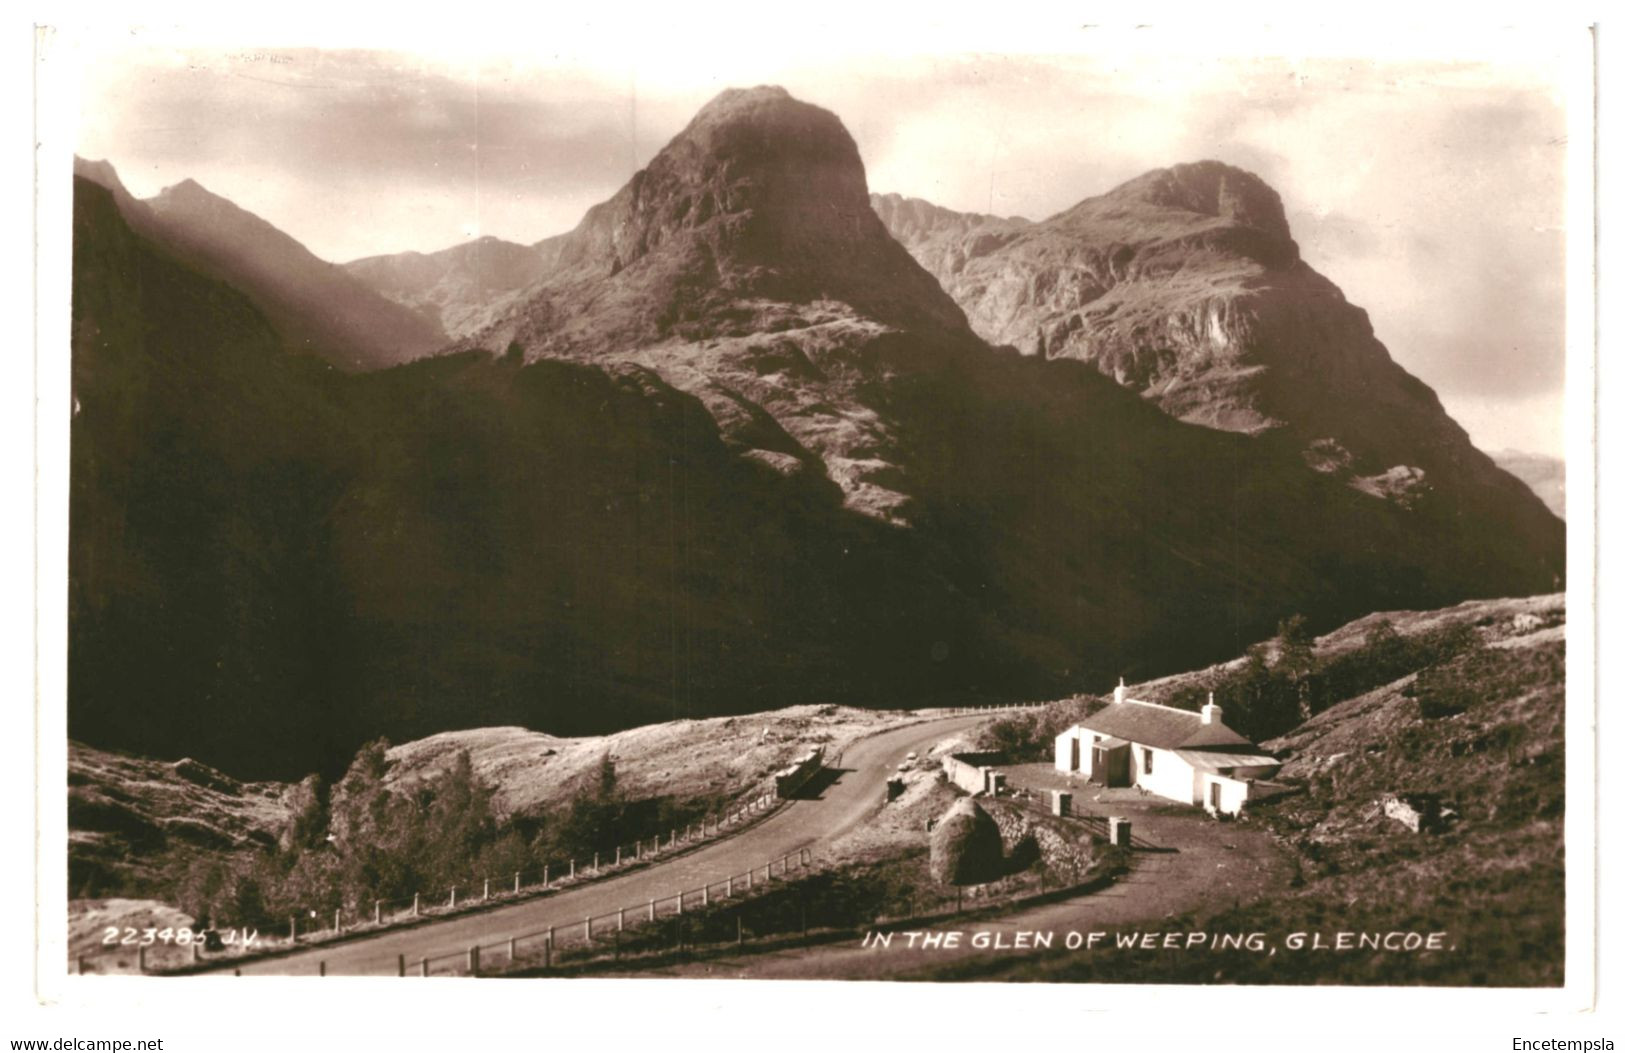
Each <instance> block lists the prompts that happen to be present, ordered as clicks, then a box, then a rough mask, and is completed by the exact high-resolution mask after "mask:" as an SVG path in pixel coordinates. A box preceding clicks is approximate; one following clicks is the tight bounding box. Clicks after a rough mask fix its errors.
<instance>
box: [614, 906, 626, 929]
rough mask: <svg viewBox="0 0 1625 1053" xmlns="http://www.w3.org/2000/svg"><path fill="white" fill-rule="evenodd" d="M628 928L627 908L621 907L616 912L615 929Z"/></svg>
mask: <svg viewBox="0 0 1625 1053" xmlns="http://www.w3.org/2000/svg"><path fill="white" fill-rule="evenodd" d="M624 928H626V908H625V907H621V908H620V909H619V910H617V911H616V912H615V931H616V932H620V931H621V930H622V929H624Z"/></svg>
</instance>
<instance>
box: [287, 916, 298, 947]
mask: <svg viewBox="0 0 1625 1053" xmlns="http://www.w3.org/2000/svg"><path fill="white" fill-rule="evenodd" d="M298 939H299V915H297V914H289V915H288V942H289V943H294V942H296V941H297V940H298Z"/></svg>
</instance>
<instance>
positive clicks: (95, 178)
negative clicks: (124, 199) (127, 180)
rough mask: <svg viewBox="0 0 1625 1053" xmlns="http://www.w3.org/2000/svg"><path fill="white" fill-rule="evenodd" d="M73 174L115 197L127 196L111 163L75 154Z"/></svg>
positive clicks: (122, 183) (127, 192) (126, 191)
mask: <svg viewBox="0 0 1625 1053" xmlns="http://www.w3.org/2000/svg"><path fill="white" fill-rule="evenodd" d="M73 174H74V175H76V176H78V177H79V178H81V179H88V180H90V181H91V182H92V183H95V184H96V185H97V186H99V187H102V188H103V189H106V190H111V191H112V192H113V193H114V194H115V195H126V196H127V195H128V194H129V191H128V190H126V189H124V182H123V180H121V179H119V176H118V172H117V170H115V169H114V168H113V162H111V161H106V160H103V161H92V160H90V159H88V158H84V157H80V156H79V155H78V154H75V155H74V157H73Z"/></svg>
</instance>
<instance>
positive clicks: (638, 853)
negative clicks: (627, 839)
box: [632, 837, 643, 859]
mask: <svg viewBox="0 0 1625 1053" xmlns="http://www.w3.org/2000/svg"><path fill="white" fill-rule="evenodd" d="M632 858H633V859H642V858H643V838H641V837H640V838H638V839H637V841H635V842H633V844H632Z"/></svg>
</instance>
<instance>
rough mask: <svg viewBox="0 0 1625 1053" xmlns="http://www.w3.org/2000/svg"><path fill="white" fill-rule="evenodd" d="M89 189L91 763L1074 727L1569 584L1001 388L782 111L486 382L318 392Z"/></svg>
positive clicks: (1407, 522)
mask: <svg viewBox="0 0 1625 1053" xmlns="http://www.w3.org/2000/svg"><path fill="white" fill-rule="evenodd" d="M78 191H79V192H78V205H77V213H76V230H75V239H76V242H75V244H76V249H75V268H76V270H75V302H74V311H75V314H74V325H75V328H74V367H73V368H74V387H75V396H76V398H77V399H78V401H79V405H80V410H79V412H78V413H77V415H76V417H75V421H74V433H73V443H74V454H73V455H74V478H73V501H74V505H73V516H72V540H71V553H70V572H71V575H72V604H73V606H72V621H71V626H70V663H71V680H70V703H69V719H70V731H71V733H72V734H73V735H74V737H75V738H77V739H80V740H82V741H84V742H86V743H88V744H91V745H95V746H111V747H119V748H126V749H132V750H135V751H138V752H142V753H146V754H148V755H158V756H174V755H178V754H186V755H190V756H193V757H196V758H198V759H200V760H203V761H205V762H207V763H210V764H213V765H215V766H217V767H220V768H222V769H224V770H226V771H229V772H231V773H232V774H234V775H237V776H240V777H266V776H282V777H293V776H297V775H300V774H303V773H304V772H305V771H307V770H309V769H310V768H312V767H321V768H323V769H325V770H328V771H329V772H332V771H334V770H337V768H338V767H339V766H340V765H342V764H343V762H344V761H345V760H346V759H347V758H348V757H349V756H350V755H351V754H353V753H354V751H355V748H356V746H358V745H359V744H360V743H361V742H363V741H365V740H367V739H370V738H372V737H375V736H377V735H379V734H387V735H389V736H390V737H391V738H393V739H396V740H400V739H404V738H411V737H417V736H421V735H424V734H428V733H430V732H434V731H439V730H443V729H446V728H454V727H470V726H479V725H490V724H519V725H524V726H528V727H533V728H539V729H543V730H546V731H549V732H554V733H562V734H570V733H582V732H593V731H603V730H609V729H614V728H619V727H626V726H630V725H634V724H640V723H646V722H649V721H653V720H660V719H671V718H673V717H682V716H690V715H693V716H699V715H705V714H717V713H731V712H745V711H760V710H762V709H765V708H770V707H775V706H781V705H788V704H793V703H798V702H804V701H827V700H831V699H838V700H841V701H846V702H852V703H858V704H869V705H898V704H907V703H912V702H919V701H924V700H927V699H931V700H940V699H942V698H943V697H944V696H954V695H958V696H963V695H966V694H981V695H1017V694H1019V695H1041V694H1049V695H1054V694H1059V693H1062V692H1064V691H1066V690H1071V689H1077V688H1080V687H1090V686H1098V685H1101V684H1104V683H1106V682H1107V681H1108V679H1109V678H1110V677H1114V676H1116V675H1117V674H1118V673H1119V672H1123V673H1129V674H1131V675H1132V674H1140V675H1148V674H1151V673H1154V672H1158V671H1166V670H1170V669H1176V668H1188V667H1189V666H1190V665H1191V664H1192V663H1195V662H1199V661H1202V660H1207V659H1211V658H1217V657H1221V656H1224V655H1229V654H1234V653H1236V652H1237V651H1239V650H1240V649H1241V648H1242V647H1243V646H1244V645H1245V644H1247V643H1249V642H1251V641H1252V640H1255V639H1258V638H1262V637H1264V636H1267V635H1269V633H1270V631H1271V630H1272V629H1273V628H1274V626H1275V624H1276V622H1277V620H1279V619H1280V618H1281V617H1283V616H1285V615H1287V614H1289V613H1292V612H1294V611H1301V612H1304V613H1306V614H1308V615H1309V616H1310V617H1311V618H1312V619H1313V620H1314V621H1315V622H1317V623H1320V624H1333V623H1335V622H1338V621H1342V620H1346V619H1347V618H1348V617H1352V616H1355V615H1358V614H1361V613H1364V612H1366V611H1369V610H1373V609H1383V608H1394V607H1407V606H1409V607H1425V606H1437V605H1441V604H1443V603H1446V602H1451V601H1454V600H1458V599H1461V598H1464V597H1468V596H1479V595H1507V594H1520V593H1529V592H1535V591H1549V590H1550V589H1551V588H1552V576H1553V567H1554V566H1556V567H1560V566H1561V558H1560V557H1561V550H1560V546H1559V547H1558V548H1557V549H1556V550H1555V551H1554V549H1553V548H1552V547H1551V546H1545V547H1540V546H1531V545H1530V544H1528V543H1527V539H1526V538H1523V537H1522V536H1520V535H1519V534H1518V533H1517V531H1515V530H1512V531H1509V530H1507V529H1506V528H1505V524H1503V523H1500V522H1498V521H1496V520H1494V519H1493V518H1491V519H1486V518H1483V517H1479V516H1465V515H1462V514H1461V511H1460V508H1459V507H1456V506H1452V505H1450V504H1448V503H1445V502H1443V501H1438V502H1419V503H1415V504H1413V505H1406V504H1403V503H1399V502H1394V501H1389V500H1385V499H1382V498H1379V497H1376V496H1373V495H1371V494H1368V493H1365V492H1362V491H1360V490H1357V489H1354V488H1351V487H1348V486H1346V485H1343V483H1342V481H1340V480H1338V479H1336V478H1333V477H1330V476H1328V475H1326V474H1323V473H1319V472H1316V471H1313V470H1311V469H1309V468H1308V467H1306V466H1305V465H1304V464H1303V462H1302V459H1301V457H1299V456H1298V454H1297V453H1296V451H1290V450H1283V449H1280V448H1277V447H1272V446H1269V445H1266V444H1260V443H1258V442H1255V441H1253V440H1251V439H1249V438H1248V437H1246V436H1242V435H1235V434H1228V433H1224V432H1218V431H1213V430H1210V429H1206V428H1200V427H1195V426H1192V425H1189V424H1185V423H1181V422H1179V421H1176V420H1174V419H1172V418H1170V417H1169V416H1167V415H1165V414H1163V413H1161V412H1159V411H1158V410H1157V409H1156V408H1155V407H1153V406H1150V405H1147V404H1146V403H1145V402H1143V401H1142V400H1141V399H1139V398H1138V397H1136V396H1135V395H1133V394H1132V393H1130V392H1127V391H1124V390H1123V389H1122V388H1121V387H1119V386H1118V385H1117V384H1116V383H1114V382H1113V381H1111V380H1109V379H1107V378H1105V377H1102V376H1101V375H1100V374H1099V372H1098V371H1097V370H1095V369H1094V368H1092V367H1091V366H1089V365H1087V364H1085V363H1082V362H1077V361H1070V360H1062V361H1049V360H1044V359H1038V358H1024V357H1021V356H1018V355H1015V354H1009V353H999V352H996V351H994V350H992V349H991V348H989V347H988V346H987V345H986V344H985V343H983V342H982V341H981V340H980V339H979V338H977V337H976V336H975V334H973V333H972V332H971V331H970V330H969V329H968V328H967V327H966V325H965V322H964V316H963V315H962V313H961V312H960V310H959V309H958V307H956V306H955V305H954V303H953V302H952V301H951V300H950V299H949V298H948V297H947V296H946V294H944V293H943V291H942V290H941V288H940V287H939V286H938V285H937V284H936V283H935V282H934V281H933V280H932V278H931V277H930V275H928V274H927V273H926V272H925V271H924V270H923V269H922V268H920V267H919V265H918V264H916V263H915V262H914V260H913V259H912V258H910V257H909V255H908V254H907V252H905V251H904V250H903V249H902V248H901V247H900V246H899V245H898V244H897V243H896V242H895V241H893V240H892V239H891V238H890V237H889V236H888V235H887V234H886V232H885V229H884V227H883V225H882V224H881V222H880V220H879V218H878V217H877V216H876V215H875V213H874V212H873V211H872V210H871V209H870V206H869V203H868V195H867V190H866V187H865V184H864V175H863V170H862V164H861V161H860V160H859V158H858V156H857V151H856V148H855V147H854V146H853V145H852V142H851V139H850V137H849V136H847V134H846V132H845V130H844V129H843V128H842V127H841V126H840V123H839V121H838V120H836V119H835V118H834V117H833V115H830V114H828V113H826V112H825V111H822V110H818V109H817V108H815V107H811V106H807V105H805V104H802V103H799V102H796V101H795V100H793V99H791V98H789V96H787V95H786V94H784V93H783V92H782V91H779V90H777V89H758V90H755V91H749V92H729V93H725V94H724V95H723V96H721V97H720V98H719V99H718V100H717V101H716V102H715V103H713V104H711V105H710V106H708V107H707V108H706V109H705V110H704V111H702V112H701V114H700V115H698V116H697V117H696V118H695V121H694V123H693V125H691V127H690V129H689V130H688V131H686V132H685V133H684V134H682V135H680V136H679V137H678V138H677V139H675V140H674V141H673V142H672V143H671V144H670V145H669V146H668V147H667V148H666V149H665V150H664V151H662V153H661V154H660V155H659V156H657V157H656V159H655V160H654V161H653V162H651V164H650V166H649V168H648V169H647V170H645V171H644V172H643V173H640V174H639V176H638V177H637V178H635V179H634V180H633V182H632V183H631V184H629V185H628V187H627V188H626V189H624V190H623V191H622V192H621V193H620V194H618V195H616V197H615V198H613V199H612V200H611V201H609V202H606V203H605V204H603V205H600V206H598V207H597V208H595V209H593V210H592V211H591V212H590V213H589V214H588V216H587V217H586V218H585V219H584V220H583V222H582V224H581V226H580V228H578V230H577V231H576V232H575V233H574V234H572V235H569V236H567V237H565V238H563V239H561V240H560V241H559V242H558V243H557V244H556V245H555V246H554V248H555V249H556V250H557V253H558V258H557V264H556V266H555V268H554V269H553V270H551V271H549V272H548V274H547V275H546V276H545V277H544V278H543V279H542V281H541V282H540V283H539V284H538V285H537V286H536V287H535V290H534V292H533V295H531V296H529V297H528V298H526V299H525V300H524V301H523V302H522V303H520V304H518V305H517V306H516V308H515V309H514V310H513V311H512V312H511V313H509V314H507V315H505V316H504V317H503V318H502V319H500V320H499V321H498V322H497V323H496V324H495V325H494V326H493V327H491V328H490V329H488V330H486V331H484V332H483V333H482V335H481V337H480V338H479V339H478V340H476V341H470V342H469V346H470V350H468V351H467V352H465V353H461V354H456V355H450V356H446V357H440V358H432V359H427V360H423V361H419V362H414V363H410V364H408V365H405V366H400V367H397V368H394V369H388V370H383V371H379V372H374V373H361V374H351V375H345V374H340V373H337V372H335V371H332V370H330V369H326V368H324V367H320V366H319V364H316V363H309V362H305V361H302V360H301V359H299V358H297V357H290V356H287V355H284V354H279V353H278V351H279V344H278V340H277V337H276V334H275V332H274V330H273V328H272V326H271V325H270V324H269V323H268V321H267V320H266V318H265V317H264V316H263V315H262V314H261V313H260V312H258V311H256V310H255V309H254V307H253V305H252V304H251V303H249V302H248V301H247V300H246V299H245V298H244V297H242V296H239V295H237V294H235V293H234V292H232V290H230V289H228V288H226V287H224V286H222V285H219V284H218V283H214V282H210V281H208V280H206V279H204V278H203V277H202V276H200V275H199V274H198V273H196V272H195V271H193V270H190V269H189V268H188V267H187V266H186V265H185V264H184V263H182V262H180V261H177V260H176V259H175V258H173V257H172V256H170V255H167V254H166V253H165V251H164V250H162V249H160V248H159V247H157V246H155V245H154V244H152V243H151V242H149V241H148V240H146V239H145V238H143V237H142V236H141V235H140V234H139V233H138V232H134V231H132V230H130V228H129V226H128V225H127V224H126V223H125V222H124V220H123V218H122V217H121V216H120V214H119V212H118V210H117V209H116V208H115V207H113V202H112V200H111V198H110V196H109V195H108V193H107V192H105V191H102V190H99V189H98V188H96V187H94V186H90V185H88V184H83V183H82V184H80V185H79V188H78ZM480 347H483V348H487V349H489V351H490V352H494V353H490V354H487V353H479V352H478V350H477V349H478V348H480ZM1559 540H1560V539H1559Z"/></svg>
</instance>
